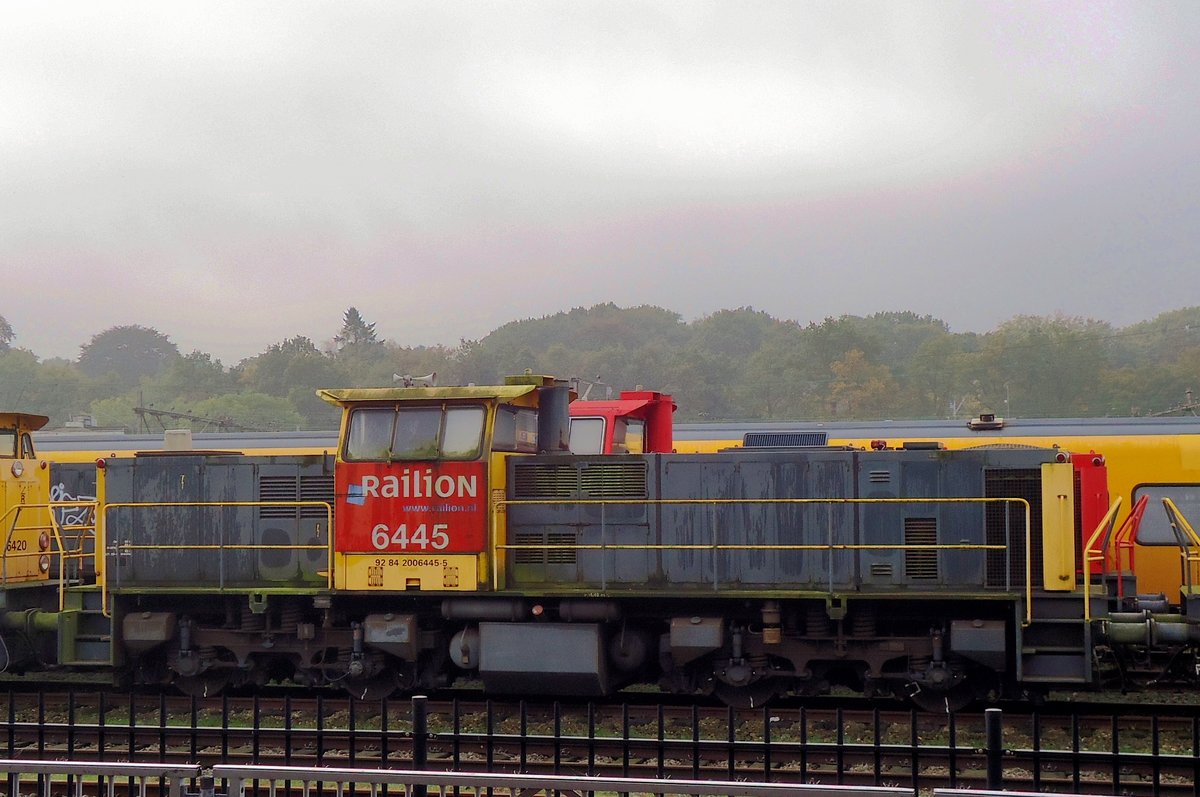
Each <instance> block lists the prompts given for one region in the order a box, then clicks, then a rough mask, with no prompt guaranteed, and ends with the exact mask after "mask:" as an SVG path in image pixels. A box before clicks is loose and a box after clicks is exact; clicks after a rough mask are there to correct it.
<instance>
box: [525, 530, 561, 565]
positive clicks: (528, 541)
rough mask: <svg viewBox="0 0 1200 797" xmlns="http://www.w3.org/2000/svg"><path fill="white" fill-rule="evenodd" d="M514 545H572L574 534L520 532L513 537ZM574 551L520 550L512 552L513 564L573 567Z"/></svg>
mask: <svg viewBox="0 0 1200 797" xmlns="http://www.w3.org/2000/svg"><path fill="white" fill-rule="evenodd" d="M513 544H514V545H538V546H545V545H574V544H575V534H574V533H572V532H549V533H546V534H543V533H542V532H537V531H520V532H517V533H516V534H515V535H514V536H513ZM575 556H576V550H575V549H574V548H543V547H539V548H520V549H517V550H515V551H513V563H514V564H518V565H544V564H551V565H573V564H575Z"/></svg>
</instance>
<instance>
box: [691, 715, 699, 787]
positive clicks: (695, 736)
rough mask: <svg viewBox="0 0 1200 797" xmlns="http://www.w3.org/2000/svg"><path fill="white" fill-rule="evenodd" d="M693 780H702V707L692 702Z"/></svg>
mask: <svg viewBox="0 0 1200 797" xmlns="http://www.w3.org/2000/svg"><path fill="white" fill-rule="evenodd" d="M692 780H700V707H699V706H697V705H696V704H695V703H693V704H692Z"/></svg>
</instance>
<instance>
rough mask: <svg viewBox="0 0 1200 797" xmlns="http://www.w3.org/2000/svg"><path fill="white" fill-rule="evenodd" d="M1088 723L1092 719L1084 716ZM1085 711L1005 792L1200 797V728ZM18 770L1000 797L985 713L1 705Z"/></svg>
mask: <svg viewBox="0 0 1200 797" xmlns="http://www.w3.org/2000/svg"><path fill="white" fill-rule="evenodd" d="M1077 708H1078V707H1077ZM1083 708H1084V709H1085V710H1086V712H1087V713H1081V712H1080V711H1075V712H1070V711H1069V710H1068V707H1066V706H1061V707H1051V708H1050V709H1049V710H1041V709H1039V710H1037V711H1033V710H1028V711H1026V712H1025V713H1019V712H1018V711H1016V710H1013V711H1008V710H1005V713H1004V737H1003V739H1002V745H1003V750H1004V753H1003V758H1002V762H1003V766H1004V771H1005V788H1008V789H1024V790H1039V789H1041V790H1069V791H1085V792H1086V791H1093V792H1095V791H1104V792H1110V793H1117V792H1121V793H1128V794H1160V795H1170V794H1175V793H1188V794H1193V793H1195V791H1196V784H1197V783H1200V712H1197V711H1196V710H1195V708H1194V707H1149V708H1147V707H1138V708H1137V709H1136V710H1131V706H1130V705H1129V704H1125V705H1124V706H1123V707H1122V710H1123V713H1122V714H1115V713H1097V712H1096V711H1095V706H1094V705H1087V706H1084V707H1083ZM0 710H2V712H3V713H0V716H4V717H6V718H7V723H6V727H5V729H4V733H5V735H4V736H0V744H3V745H6V747H7V756H8V757H18V758H19V757H24V758H66V759H71V760H107V761H112V760H128V761H170V762H185V761H186V762H194V763H199V764H202V765H204V766H212V765H214V764H218V763H257V764H262V765H272V766H274V765H278V766H351V767H364V768H379V767H405V766H410V765H411V762H412V760H413V751H414V744H419V743H421V742H424V743H425V745H426V755H427V759H428V762H429V763H428V765H429V766H430V767H433V768H442V769H466V770H470V769H474V770H487V771H499V772H505V771H507V772H518V771H519V772H526V773H547V774H550V773H557V774H591V775H620V776H631V777H659V778H703V779H747V780H787V781H796V782H815V783H843V784H850V785H905V786H912V787H914V788H919V789H927V788H933V787H936V786H953V787H959V788H982V787H984V786H985V785H986V782H987V781H986V772H987V762H988V749H987V747H988V746H987V729H986V723H985V718H984V715H983V714H982V713H978V712H973V713H960V714H957V715H951V716H943V715H935V714H925V713H918V712H913V711H911V710H907V709H902V708H896V709H890V708H878V707H867V706H862V707H858V706H854V707H849V708H848V707H845V706H835V705H803V706H787V705H783V706H776V707H771V708H769V709H765V710H764V709H759V710H752V711H750V710H746V711H742V710H733V709H729V708H722V707H716V706H697V705H689V706H684V705H663V704H651V703H648V702H646V703H624V704H620V705H596V704H586V703H540V702H537V703H535V702H517V703H510V702H500V701H488V700H475V699H470V700H468V699H462V698H456V699H449V700H441V699H435V700H430V701H428V702H427V703H425V704H424V710H425V720H426V727H427V729H428V733H427V735H426V736H425V737H424V738H423V739H416V738H414V735H413V732H412V731H413V711H414V704H413V703H412V702H411V701H408V700H396V701H386V702H379V703H358V702H355V701H352V700H350V699H348V698H328V697H311V696H291V695H288V696H274V695H273V696H266V697H264V696H258V697H238V696H228V697H219V698H207V699H201V698H185V697H177V696H171V695H165V694H159V695H138V694H122V695H113V694H105V693H100V694H95V693H91V694H77V693H70V692H67V693H18V692H12V693H9V694H8V695H7V696H2V695H0Z"/></svg>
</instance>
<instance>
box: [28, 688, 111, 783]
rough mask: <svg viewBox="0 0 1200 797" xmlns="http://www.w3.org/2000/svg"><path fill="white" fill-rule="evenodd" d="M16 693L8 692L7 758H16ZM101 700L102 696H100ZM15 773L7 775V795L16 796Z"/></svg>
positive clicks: (101, 749) (102, 746) (101, 722)
mask: <svg viewBox="0 0 1200 797" xmlns="http://www.w3.org/2000/svg"><path fill="white" fill-rule="evenodd" d="M16 699H17V696H16V693H15V692H13V690H12V689H11V688H10V689H9V690H8V758H16V747H17V704H16ZM101 699H103V694H101ZM100 716H101V720H100V752H101V753H103V752H104V719H103V716H104V715H103V714H101V715H100ZM17 779H18V778H17V773H16V772H9V773H8V793H9V794H17V792H18V785H17Z"/></svg>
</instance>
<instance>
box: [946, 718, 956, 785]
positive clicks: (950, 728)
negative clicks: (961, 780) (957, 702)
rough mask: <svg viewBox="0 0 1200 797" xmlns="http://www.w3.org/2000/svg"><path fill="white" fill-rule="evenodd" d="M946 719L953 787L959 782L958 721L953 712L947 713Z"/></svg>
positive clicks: (951, 783) (950, 773)
mask: <svg viewBox="0 0 1200 797" xmlns="http://www.w3.org/2000/svg"><path fill="white" fill-rule="evenodd" d="M946 719H947V732H948V733H949V735H950V749H949V750H948V751H947V752H948V753H949V754H950V772H949V775H950V788H952V789H953V788H954V787H955V786H956V785H957V783H958V723H957V722H955V716H954V714H953V713H950V714H947V715H946Z"/></svg>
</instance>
